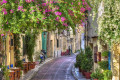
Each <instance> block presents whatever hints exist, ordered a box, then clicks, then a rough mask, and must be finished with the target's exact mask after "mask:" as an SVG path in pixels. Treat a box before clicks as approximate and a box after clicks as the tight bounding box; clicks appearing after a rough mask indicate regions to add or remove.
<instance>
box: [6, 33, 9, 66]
mask: <svg viewBox="0 0 120 80" xmlns="http://www.w3.org/2000/svg"><path fill="white" fill-rule="evenodd" d="M9 40H10V37H9V35H7V38H6V55H7V65H10V52H9Z"/></svg>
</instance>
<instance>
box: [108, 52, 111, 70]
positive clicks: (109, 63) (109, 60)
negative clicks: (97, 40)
mask: <svg viewBox="0 0 120 80" xmlns="http://www.w3.org/2000/svg"><path fill="white" fill-rule="evenodd" d="M108 69H109V70H111V52H110V51H109V54H108Z"/></svg>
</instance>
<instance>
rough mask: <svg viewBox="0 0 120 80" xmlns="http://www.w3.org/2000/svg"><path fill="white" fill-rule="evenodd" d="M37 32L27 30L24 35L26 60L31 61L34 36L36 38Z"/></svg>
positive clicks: (34, 41) (34, 42)
mask: <svg viewBox="0 0 120 80" xmlns="http://www.w3.org/2000/svg"><path fill="white" fill-rule="evenodd" d="M37 34H38V32H36V31H34V32H30V31H29V32H27V33H26V37H25V46H26V48H25V49H26V52H25V53H26V55H27V56H28V60H29V61H31V62H33V54H34V48H35V44H36V38H37Z"/></svg>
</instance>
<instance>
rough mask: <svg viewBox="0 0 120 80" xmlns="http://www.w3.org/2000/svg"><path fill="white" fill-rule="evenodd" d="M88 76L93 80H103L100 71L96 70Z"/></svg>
mask: <svg viewBox="0 0 120 80" xmlns="http://www.w3.org/2000/svg"><path fill="white" fill-rule="evenodd" d="M90 76H91V78H92V79H93V80H102V79H103V74H102V73H101V72H100V69H98V68H97V69H96V70H95V72H93V73H92V74H91V75H90Z"/></svg>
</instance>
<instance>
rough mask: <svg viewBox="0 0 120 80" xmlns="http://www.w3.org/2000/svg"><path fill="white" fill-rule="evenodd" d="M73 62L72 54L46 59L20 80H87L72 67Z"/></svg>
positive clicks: (73, 56) (74, 57)
mask: <svg viewBox="0 0 120 80" xmlns="http://www.w3.org/2000/svg"><path fill="white" fill-rule="evenodd" d="M75 60H76V56H75V55H74V54H72V55H70V56H62V57H59V58H48V59H47V60H46V61H45V62H43V63H42V64H39V65H36V67H35V69H32V70H30V71H29V72H28V73H27V74H25V75H23V76H22V77H21V78H20V80H88V79H85V78H84V76H82V74H81V73H79V70H78V69H77V68H75V67H74V63H75ZM75 75H76V76H75ZM76 77H77V78H76Z"/></svg>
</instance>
